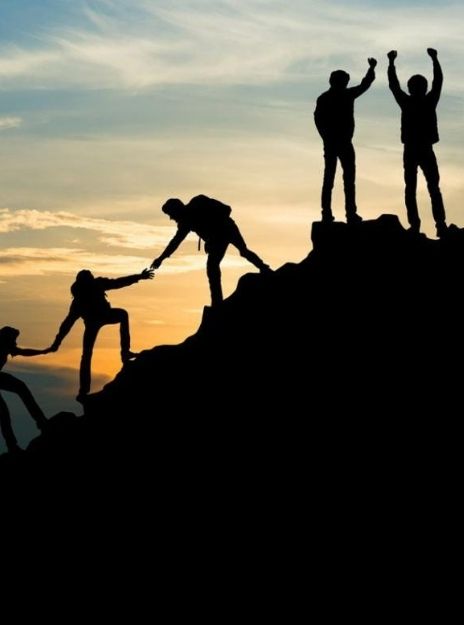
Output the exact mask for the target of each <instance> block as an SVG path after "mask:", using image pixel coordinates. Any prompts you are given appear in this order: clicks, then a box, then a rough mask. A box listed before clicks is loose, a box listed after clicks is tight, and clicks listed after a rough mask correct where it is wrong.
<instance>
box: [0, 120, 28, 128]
mask: <svg viewBox="0 0 464 625" xmlns="http://www.w3.org/2000/svg"><path fill="white" fill-rule="evenodd" d="M22 122H23V120H22V119H21V117H0V130H7V129H8V128H18V127H19V126H21V124H22Z"/></svg>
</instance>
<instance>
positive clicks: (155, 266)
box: [150, 258, 162, 269]
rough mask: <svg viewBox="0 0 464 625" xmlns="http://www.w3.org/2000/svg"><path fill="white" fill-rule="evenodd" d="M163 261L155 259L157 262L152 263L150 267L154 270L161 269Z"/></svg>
mask: <svg viewBox="0 0 464 625" xmlns="http://www.w3.org/2000/svg"><path fill="white" fill-rule="evenodd" d="M161 262H162V261H161V260H160V259H159V258H155V260H154V261H153V262H152V264H151V265H150V267H151V268H152V269H158V267H161Z"/></svg>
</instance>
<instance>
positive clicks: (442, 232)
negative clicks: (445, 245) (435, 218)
mask: <svg viewBox="0 0 464 625" xmlns="http://www.w3.org/2000/svg"><path fill="white" fill-rule="evenodd" d="M436 228H437V238H439V239H443V237H446V235H447V234H448V226H447V225H446V224H445V223H442V224H436Z"/></svg>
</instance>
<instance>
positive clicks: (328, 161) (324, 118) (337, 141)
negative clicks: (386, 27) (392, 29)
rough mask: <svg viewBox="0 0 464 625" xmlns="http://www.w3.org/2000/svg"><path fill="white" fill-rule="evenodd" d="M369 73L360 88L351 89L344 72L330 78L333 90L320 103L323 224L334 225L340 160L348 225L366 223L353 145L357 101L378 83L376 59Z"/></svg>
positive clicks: (317, 114) (316, 115)
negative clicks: (359, 199)
mask: <svg viewBox="0 0 464 625" xmlns="http://www.w3.org/2000/svg"><path fill="white" fill-rule="evenodd" d="M368 63H369V69H368V70H367V73H366V75H365V76H364V78H363V79H362V81H361V83H360V84H359V85H357V86H356V87H349V88H348V83H349V81H350V75H349V74H347V73H346V72H344V71H343V70H341V69H337V70H336V71H334V72H332V73H331V74H330V79H329V83H330V89H329V90H328V91H326V92H325V93H323V94H321V95H320V96H319V97H318V99H317V104H316V109H315V111H314V121H315V124H316V127H317V129H318V131H319V134H320V135H321V137H322V141H323V142H324V181H323V183H322V197H321V204H322V221H323V222H326V223H331V222H332V221H333V220H334V217H333V214H332V189H333V186H334V180H335V171H336V169H337V159H339V160H340V163H341V166H342V168H343V185H344V189H345V212H346V220H347V222H348V223H357V222H359V221H362V217H360V216H359V215H358V214H357V212H356V211H357V208H356V191H355V178H356V164H355V152H354V147H353V143H352V139H353V134H354V101H355V100H356V98H359V96H360V95H362V94H363V93H364V92H365V91H367V90H368V89H369V87H370V86H371V84H372V83H373V82H374V80H375V72H374V68H375V66H376V65H377V61H376V60H375V59H372V58H370V59H368Z"/></svg>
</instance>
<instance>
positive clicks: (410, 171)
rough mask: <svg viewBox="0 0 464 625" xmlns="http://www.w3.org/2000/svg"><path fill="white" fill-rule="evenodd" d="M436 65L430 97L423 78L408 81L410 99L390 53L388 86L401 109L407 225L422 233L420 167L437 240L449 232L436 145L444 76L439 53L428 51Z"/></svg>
mask: <svg viewBox="0 0 464 625" xmlns="http://www.w3.org/2000/svg"><path fill="white" fill-rule="evenodd" d="M427 53H428V54H429V56H430V58H431V59H432V63H433V81H432V88H431V90H430V91H429V93H427V87H428V84H427V79H426V78H425V77H424V76H421V75H420V74H416V75H415V76H412V77H411V78H410V79H409V80H408V91H409V95H408V94H407V93H405V92H404V91H403V90H402V89H401V87H400V83H399V81H398V77H397V75H396V68H395V59H396V57H397V55H398V53H397V52H396V50H391V52H389V53H388V55H387V56H388V59H389V65H388V84H389V86H390V89H391V91H392V93H393V95H394V97H395V100H396V101H397V102H398V104H399V106H400V108H401V141H402V143H403V144H404V152H403V164H404V182H405V185H406V187H405V203H406V210H407V213H408V222H409V225H410V226H411V230H412V231H413V232H419V230H420V223H421V222H420V219H419V213H418V210H417V198H416V191H417V168H418V167H420V168H421V169H422V171H423V173H424V176H425V179H426V181H427V188H428V190H429V193H430V199H431V200H432V214H433V217H434V219H435V225H436V228H437V236H438V237H441V236H443V235H444V234H445V233H446V231H447V226H446V216H445V208H444V206H443V198H442V196H441V191H440V185H439V183H440V174H439V172H438V164H437V159H436V157H435V153H434V151H433V144H434V143H437V142H438V141H439V137H438V124H437V113H436V108H437V104H438V100H439V99H440V94H441V88H442V85H443V73H442V71H441V67H440V63H439V62H438V58H437V51H436V50H434V49H433V48H427Z"/></svg>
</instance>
